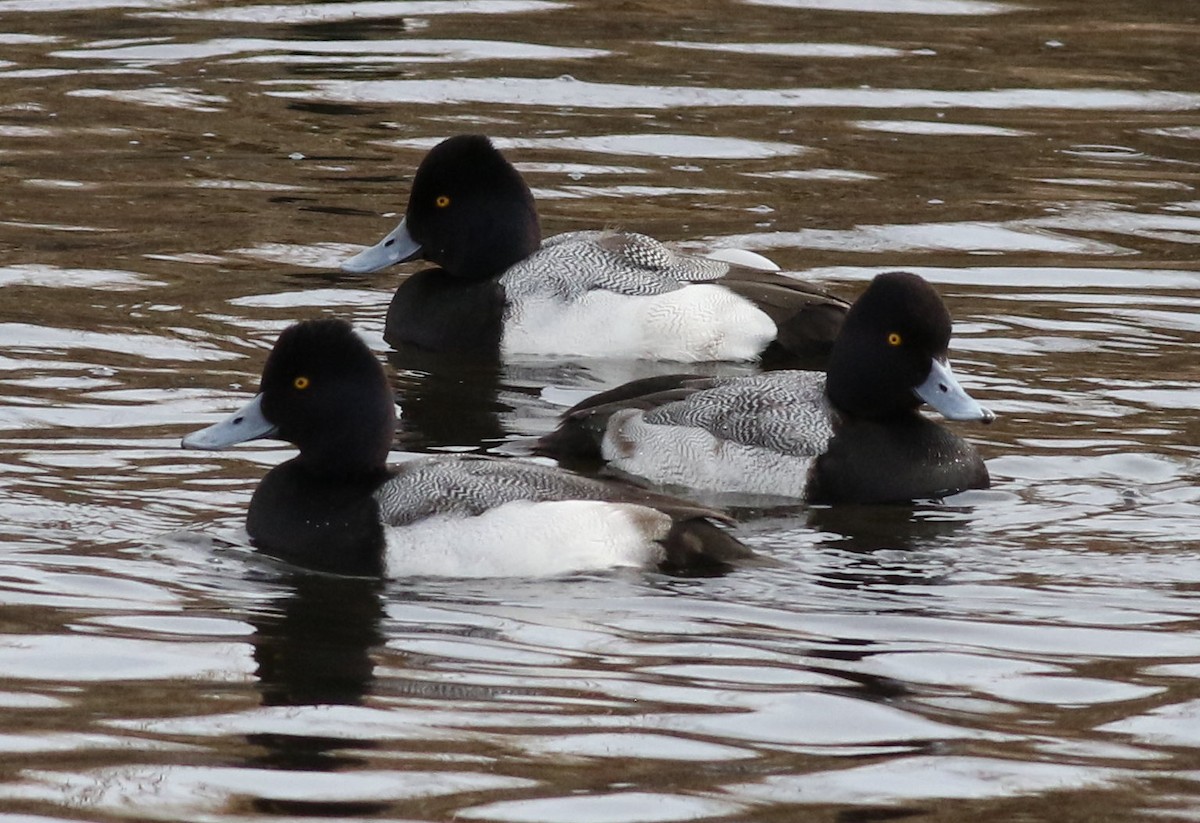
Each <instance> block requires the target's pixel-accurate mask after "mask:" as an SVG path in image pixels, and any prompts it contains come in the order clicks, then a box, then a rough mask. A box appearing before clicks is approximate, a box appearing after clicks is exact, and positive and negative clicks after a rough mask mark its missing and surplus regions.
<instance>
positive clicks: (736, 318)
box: [342, 135, 846, 362]
mask: <svg viewBox="0 0 1200 823" xmlns="http://www.w3.org/2000/svg"><path fill="white" fill-rule="evenodd" d="M415 259H421V260H426V261H429V262H430V263H433V264H435V265H436V266H437V267H438V268H435V269H427V270H424V271H420V272H417V273H416V274H413V275H411V276H410V277H408V278H407V279H406V280H405V281H404V282H402V283H401V284H400V287H399V288H398V289H397V290H396V294H395V296H394V297H393V298H392V302H391V305H390V306H389V308H388V314H387V323H386V327H385V331H384V337H385V338H386V339H387V341H388V342H389V343H391V344H392V345H393V346H396V347H400V346H402V345H415V346H418V347H422V348H428V349H434V350H448V349H496V350H499V351H500V352H502V353H503V354H506V355H512V354H538V355H577V356H588V357H593V356H594V357H605V356H608V357H634V358H654V359H660V360H677V361H683V362H696V361H706V360H754V359H757V358H759V357H761V356H766V357H768V358H770V359H784V358H789V357H795V356H800V357H810V356H814V355H817V356H823V355H824V354H827V353H828V349H829V345H830V344H831V343H832V340H833V338H834V336H835V335H836V333H837V328H838V326H839V325H840V324H841V320H842V317H843V316H844V314H845V311H846V303H845V302H843V301H841V300H839V299H837V298H835V297H831V296H830V295H827V294H825V293H824V292H822V291H821V290H819V289H816V288H814V287H812V286H808V285H806V284H804V283H801V282H799V281H797V280H794V279H792V278H789V277H786V276H784V275H782V274H777V273H774V272H771V271H765V270H758V269H752V268H748V267H745V266H739V265H734V264H731V263H729V262H725V261H724V260H717V259H711V258H706V257H696V256H692V255H687V254H682V253H679V252H676V251H672V250H671V249H669V248H668V247H667V246H664V245H663V244H661V243H659V242H658V241H656V240H653V239H651V238H649V237H646V236H645V235H642V234H635V233H630V232H623V231H580V232H570V233H567V234H560V235H556V236H554V237H551V238H549V239H548V240H546V241H545V242H544V243H543V242H542V235H541V227H540V224H539V222H538V215H537V207H536V206H535V204H534V201H533V194H532V193H531V192H530V190H529V187H528V186H527V185H526V184H525V181H524V180H523V179H522V178H521V175H520V173H519V172H518V171H517V170H516V169H515V168H513V166H512V164H511V163H509V162H508V161H507V160H506V159H505V158H504V157H503V156H502V155H501V154H500V152H499V151H497V150H496V149H495V147H494V146H492V144H491V141H489V140H488V138H486V137H484V136H482V135H459V136H457V137H451V138H449V139H447V140H445V141H443V142H442V143H440V144H438V145H437V146H435V147H434V148H433V149H432V150H430V152H429V154H428V155H426V157H425V158H424V160H422V161H421V165H420V167H419V168H418V169H417V173H416V176H415V177H414V178H413V183H412V191H411V192H410V194H409V199H408V207H407V209H406V211H405V216H404V219H403V220H402V221H401V222H400V225H399V226H397V227H396V228H395V230H393V231H392V232H391V233H390V234H388V235H387V236H386V237H384V239H383V240H381V241H380V242H379V243H377V244H376V245H375V246H372V247H370V248H368V249H366V250H365V251H362V252H360V253H359V254H357V255H355V256H354V257H352V258H350V259H349V260H347V261H345V262H344V263H343V264H342V268H343V269H344V270H346V271H351V272H371V271H377V270H379V269H382V268H384V267H386V266H390V265H392V264H393V263H401V262H404V261H407V260H415ZM760 259H762V260H763V261H765V262H767V263H769V261H766V260H765V258H760Z"/></svg>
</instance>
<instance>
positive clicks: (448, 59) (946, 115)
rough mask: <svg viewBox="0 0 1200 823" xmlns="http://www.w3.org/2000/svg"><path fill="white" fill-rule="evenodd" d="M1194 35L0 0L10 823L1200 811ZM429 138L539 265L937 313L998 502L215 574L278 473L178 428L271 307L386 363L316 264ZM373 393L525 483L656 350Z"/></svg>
mask: <svg viewBox="0 0 1200 823" xmlns="http://www.w3.org/2000/svg"><path fill="white" fill-rule="evenodd" d="M1198 30H1200V18H1197V17H1196V15H1195V10H1194V9H1193V8H1192V6H1191V5H1189V4H1180V3H1168V2H1137V3H1133V2H1117V1H1115V0H1105V2H1100V3H1086V4H1085V3H1080V2H1075V0H1045V2H1038V3H1026V2H1021V3H1016V2H1013V3H1007V2H983V1H982V0H906V2H904V3H888V2H883V0H757V2H721V3H699V2H693V3H689V2H682V3H672V4H662V3H658V4H651V3H624V4H615V5H614V4H611V3H604V2H598V0H580V2H570V3H567V2H539V1H538V0H510V1H508V2H500V0H494V1H493V2H472V1H471V0H442V1H441V2H349V3H316V2H311V3H303V2H296V3H288V4H255V3H250V2H221V3H218V2H205V1H204V0H195V1H194V2H193V0H2V1H0V178H2V181H3V187H2V188H0V192H3V194H2V202H3V208H2V209H0V249H2V250H3V257H2V258H0V287H2V290H0V443H2V444H3V449H2V451H0V460H2V465H0V489H2V492H0V541H2V544H3V547H4V548H3V558H4V560H3V568H2V571H0V707H2V708H3V712H2V714H0V752H3V753H4V754H5V756H4V757H0V809H2V810H3V811H0V819H4V820H13V821H22V823H24V821H39V823H41V822H42V821H50V820H118V819H137V820H146V819H155V820H186V821H250V820H255V821H257V820H266V819H276V820H296V819H301V818H308V817H326V818H333V819H342V820H367V819H388V820H438V821H440V820H448V819H452V818H454V819H463V820H485V821H514V822H516V821H523V822H524V821H548V822H550V821H562V820H575V821H580V823H605V822H606V821H614V822H617V821H619V822H620V823H625V821H680V820H738V821H743V820H754V821H775V820H795V819H813V820H830V821H835V820H836V821H847V822H848V821H866V820H891V819H912V820H928V821H939V820H960V819H963V818H965V817H971V818H973V819H976V820H981V821H1011V820H1054V821H1074V820H1079V821H1084V820H1087V821H1094V820H1114V821H1115V820H1130V819H1138V818H1144V819H1158V820H1162V819H1170V820H1195V819H1197V818H1200V785H1198V782H1200V686H1198V685H1197V684H1200V621H1198V620H1197V618H1196V615H1197V613H1198V612H1200V608H1198V607H1200V596H1198V595H1197V592H1198V591H1200V556H1198V555H1200V490H1198V488H1197V476H1198V475H1200V445H1198V444H1200V429H1198V426H1197V422H1196V421H1197V417H1196V413H1195V410H1196V408H1197V406H1198V405H1200V370H1198V367H1197V364H1196V357H1195V352H1196V343H1197V340H1198V335H1197V332H1198V331H1200V320H1198V319H1197V318H1198V317H1200V312H1198V311H1197V310H1198V308H1200V299H1198V297H1197V295H1198V286H1200V269H1197V264H1196V249H1197V243H1198V242H1200V197H1198V196H1197V194H1196V188H1197V184H1198V183H1200V126H1198V125H1197V124H1198V123H1200V120H1198V117H1200V114H1198V113H1200V92H1198V91H1197V89H1200V71H1198V70H1197V63H1196V61H1195V59H1194V52H1195V47H1194V44H1195V42H1196V37H1197V34H1198ZM460 131H485V132H487V133H490V134H492V135H494V136H495V138H496V140H497V142H498V143H499V144H500V145H501V146H502V147H504V148H505V149H506V151H508V153H509V155H510V156H511V157H512V158H514V159H515V160H516V161H517V163H518V165H519V166H520V168H521V169H522V170H523V171H524V173H525V174H526V176H527V178H528V179H529V180H530V182H531V185H532V186H533V187H534V189H535V193H536V195H537V197H538V200H539V203H540V205H541V210H542V219H543V224H544V227H545V229H546V231H547V233H555V232H560V231H568V230H573V229H581V228H592V227H596V226H604V225H618V226H622V227H626V228H631V229H637V230H640V231H643V232H646V233H649V234H653V235H655V236H658V237H661V238H663V239H667V240H675V241H680V242H683V243H685V244H689V245H695V246H696V247H698V248H699V247H720V246H726V245H731V246H743V247H749V248H753V249H755V250H758V251H760V252H762V253H765V254H768V255H769V256H771V257H772V258H774V259H775V260H777V261H778V262H779V263H780V264H781V265H782V266H784V267H785V268H787V269H789V270H792V271H800V272H805V273H806V274H807V275H808V276H811V277H812V278H813V279H816V280H819V281H821V282H823V283H825V284H826V285H828V287H829V288H831V289H832V290H834V291H836V292H837V293H839V294H843V295H846V296H850V297H852V296H853V295H855V294H856V293H857V292H858V291H859V290H860V289H861V288H862V285H863V284H864V282H865V281H866V280H868V279H869V278H870V277H871V276H872V275H873V274H874V273H875V272H877V271H881V270H886V269H891V268H898V267H903V268H907V269H911V270H913V271H917V272H919V273H921V274H922V275H924V276H925V277H927V278H928V279H930V280H931V281H933V282H934V283H935V284H937V286H938V288H939V289H940V290H941V291H942V293H943V294H944V295H945V297H946V299H947V302H948V304H949V306H950V308H951V311H952V313H953V314H954V317H955V319H956V326H955V339H954V341H953V344H952V354H953V358H954V362H955V366H956V369H957V370H958V372H959V373H960V374H962V375H964V377H965V381H964V382H965V383H966V384H967V386H968V388H969V389H970V390H971V391H972V393H974V394H975V395H976V396H977V397H979V398H980V399H981V400H982V401H983V402H985V403H986V404H987V405H988V406H990V407H991V408H993V409H994V410H996V411H997V412H998V413H999V414H1000V418H999V420H998V421H997V422H996V423H995V424H994V425H992V426H990V427H987V428H984V427H972V426H959V427H957V428H958V429H959V430H960V431H961V432H962V433H963V434H964V435H965V436H967V437H969V438H971V439H972V440H973V441H975V442H976V443H978V444H979V446H980V448H981V449H982V451H983V453H984V454H985V456H986V458H987V460H988V466H989V468H990V470H991V473H992V476H993V479H994V486H993V488H992V489H990V490H988V491H985V492H971V493H967V494H963V495H959V496H957V497H955V498H952V499H951V500H949V501H947V502H946V503H945V504H943V505H938V506H934V505H921V506H916V507H911V508H910V507H849V508H844V509H820V508H817V509H811V510H799V511H790V512H788V511H782V512H781V511H754V510H749V511H745V510H744V511H742V512H741V514H742V517H743V524H742V525H741V526H740V527H739V534H741V535H742V536H743V537H744V538H745V539H746V540H747V541H748V542H750V543H751V544H753V545H754V546H755V547H756V548H757V549H758V550H759V551H760V552H762V553H764V554H767V555H769V556H771V557H772V558H774V559H775V560H776V561H778V565H777V566H776V567H773V568H767V569H762V568H755V569H748V570H744V571H739V572H735V573H733V574H730V575H728V576H725V577H721V578H716V579H703V580H680V579H671V578H666V577H662V576H658V575H652V574H632V573H620V574H602V575H588V576H581V577H577V578H571V579H563V580H549V581H546V580H541V581H522V580H483V581H478V580H477V581H454V580H400V581H391V582H387V583H379V582H373V581H364V580H338V579H330V578H324V577H320V576H315V575H305V574H297V573H294V572H293V571H291V570H288V569H286V568H283V567H281V566H279V565H276V564H273V563H271V562H269V561H266V560H264V559H262V558H259V557H257V556H255V555H253V554H252V553H250V552H247V551H245V550H243V549H242V548H240V547H239V540H238V529H239V527H240V525H241V522H242V517H243V514H244V511H245V506H246V503H247V501H248V499H249V496H250V493H251V491H252V490H253V488H254V485H255V483H256V482H257V479H258V478H259V477H261V475H262V474H263V472H264V471H265V469H266V468H267V467H268V466H270V465H272V464H274V463H275V462H277V461H279V460H281V459H283V458H284V457H285V456H286V455H287V454H288V453H289V452H288V450H287V449H286V448H284V447H282V446H280V445H278V444H262V445H258V446H247V447H242V448H239V449H237V450H233V451H231V452H228V453H223V454H215V455H210V454H198V453H195V452H184V451H182V450H180V449H179V448H178V440H179V437H180V436H181V435H182V434H183V433H185V432H186V431H189V430H191V429H194V428H198V427H199V426H201V425H203V424H206V423H208V422H211V421H212V420H214V419H216V418H217V417H218V416H219V415H220V414H222V413H224V412H226V411H228V410H230V409H232V408H233V407H234V406H235V405H236V404H237V403H238V402H240V401H241V400H243V399H244V398H245V396H246V394H247V393H248V392H250V391H252V390H253V389H254V388H255V386H256V383H257V377H258V373H259V369H260V367H261V363H262V359H263V356H264V354H265V352H266V350H267V348H269V346H270V344H271V343H272V342H273V340H274V338H275V336H276V335H277V333H278V331H279V330H280V329H281V328H283V327H284V326H285V325H287V324H288V323H289V322H291V321H293V320H295V319H298V318H301V317H308V316H315V315H320V314H326V313H329V314H338V315H342V316H346V317H349V318H350V319H352V320H353V321H354V322H355V323H356V324H357V325H358V327H359V328H360V329H361V330H362V331H363V332H364V334H365V335H366V337H367V338H368V340H369V341H370V342H371V343H372V345H373V346H374V347H375V348H376V349H377V350H378V351H379V353H380V355H381V356H386V354H387V348H386V346H385V345H384V344H383V342H382V339H381V333H382V319H383V313H384V308H385V306H386V303H387V300H388V298H389V295H390V292H391V291H392V289H393V288H394V285H395V282H396V275H395V273H384V274H381V275H378V276H373V277H370V278H361V279H354V278H348V277H343V276H340V275H338V274H336V273H335V271H334V264H335V263H336V261H338V260H339V259H341V258H342V257H344V256H345V255H347V254H348V253H350V252H352V251H353V250H355V249H356V248H357V245H358V244H362V243H366V242H369V241H373V240H374V239H375V238H377V237H378V236H379V235H381V234H382V233H383V232H385V231H386V230H388V229H390V228H391V226H392V225H393V224H394V222H395V219H396V212H397V211H398V210H400V209H401V208H402V207H403V203H404V197H405V194H406V192H407V185H408V181H409V180H410V175H411V171H412V169H413V168H414V167H415V164H416V163H417V162H418V160H419V159H420V157H421V155H422V154H423V152H424V151H425V150H426V148H427V147H428V146H429V145H431V144H432V143H433V142H435V141H436V140H437V139H439V138H441V137H444V136H446V135H448V134H452V133H456V132H460ZM391 360H392V365H393V366H394V367H395V372H394V373H395V381H396V384H397V388H398V389H399V390H400V391H401V392H402V394H403V396H404V398H405V404H404V405H405V409H404V417H405V419H404V421H403V430H402V432H401V435H400V441H399V446H398V448H400V449H402V450H404V451H409V452H414V451H426V450H431V449H439V448H455V449H457V448H467V449H475V450H483V451H490V452H499V453H506V452H510V451H519V450H520V446H521V444H522V443H523V442H524V440H523V439H524V438H527V437H529V436H532V435H536V434H540V433H543V432H545V431H547V430H549V428H550V427H551V426H552V425H553V421H554V417H555V415H556V414H557V412H558V411H559V410H560V409H561V407H562V404H563V403H566V402H570V401H571V400H572V399H574V398H576V397H578V396H579V395H581V394H582V393H585V392H587V391H590V390H594V389H598V388H602V387H605V386H609V385H613V384H615V383H616V382H618V381H620V380H624V379H628V378H629V377H635V376H642V375H644V374H646V373H649V372H650V371H652V370H653V369H654V368H655V365H654V364H629V363H593V364H580V363H572V362H545V361H528V362H519V363H510V364H506V365H505V366H504V367H502V368H499V369H497V368H493V367H488V366H486V365H481V364H458V366H459V367H458V369H457V370H451V371H447V370H446V369H441V370H438V369H435V368H434V367H433V365H432V364H424V363H417V362H411V361H410V362H399V361H398V359H397V358H396V357H395V356H394V355H393V356H392V357H391ZM660 368H661V367H660ZM717 368H718V369H719V370H721V371H738V370H739V369H741V370H744V368H745V367H736V366H722V367H717Z"/></svg>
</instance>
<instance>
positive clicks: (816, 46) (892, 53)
mask: <svg viewBox="0 0 1200 823" xmlns="http://www.w3.org/2000/svg"><path fill="white" fill-rule="evenodd" d="M655 45H657V46H667V47H669V48H673V49H695V50H698V51H718V52H728V53H730V54H763V55H770V56H772V57H833V58H846V57H900V56H901V55H904V54H908V53H909V52H907V51H905V50H903V49H893V48H888V47H886V46H861V45H855V44H852V43H697V42H691V41H683V40H660V41H658V42H657V43H655Z"/></svg>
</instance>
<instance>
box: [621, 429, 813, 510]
mask: <svg viewBox="0 0 1200 823" xmlns="http://www.w3.org/2000/svg"><path fill="white" fill-rule="evenodd" d="M600 451H601V454H602V456H603V457H604V459H605V460H607V461H608V463H609V465H610V466H611V467H613V468H615V469H619V470H620V471H623V472H626V473H627V474H631V475H635V476H637V477H641V478H644V479H646V480H648V481H650V482H651V483H653V484H655V485H671V486H689V487H692V488H700V489H707V490H709V491H715V492H741V493H745V494H763V495H772V496H780V497H796V498H801V497H804V487H805V485H806V484H807V483H808V470H809V468H811V466H812V462H813V458H812V457H810V456H797V455H792V454H783V453H781V452H779V451H775V450H772V449H769V448H763V447H761V446H750V445H744V444H742V443H736V442H734V441H732V440H725V439H722V438H720V437H717V436H715V435H713V434H712V433H711V432H709V431H707V430H705V429H702V428H700V427H698V426H678V425H665V426H664V425H655V424H652V423H647V422H646V420H645V414H644V413H643V412H641V411H639V410H637V409H623V410H621V411H619V412H617V413H615V414H614V415H613V416H612V418H611V419H610V420H609V423H608V428H607V429H606V430H605V433H604V439H603V441H602V442H601V444H600Z"/></svg>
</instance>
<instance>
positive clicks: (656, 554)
mask: <svg viewBox="0 0 1200 823" xmlns="http://www.w3.org/2000/svg"><path fill="white" fill-rule="evenodd" d="M670 529H671V518H670V517H668V516H667V515H665V514H663V513H662V512H660V511H658V510H657V509H651V508H647V507H645V506H636V505H632V504H626V503H605V502H601V501H595V500H555V501H549V502H541V503H534V502H530V501H524V500H521V501H516V502H512V503H505V504H504V505H501V506H497V507H496V508H494V509H489V510H488V511H486V512H484V513H483V514H481V515H478V516H475V517H456V516H450V515H437V516H434V517H427V518H425V519H424V520H419V521H417V522H416V523H412V524H410V525H407V526H398V527H387V528H385V538H386V540H387V560H386V563H387V574H388V576H389V577H422V576H424V577H548V576H553V575H561V574H568V573H570V572H577V571H586V570H593V569H611V568H617V567H622V566H626V567H637V568H644V567H653V566H655V565H657V564H658V563H659V562H660V561H661V560H662V558H663V549H662V546H661V545H660V544H658V543H657V542H655V541H657V540H661V539H663V538H665V537H666V536H667V532H669V531H670Z"/></svg>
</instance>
